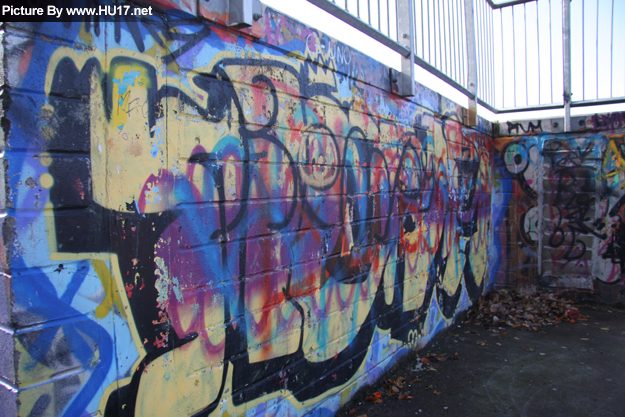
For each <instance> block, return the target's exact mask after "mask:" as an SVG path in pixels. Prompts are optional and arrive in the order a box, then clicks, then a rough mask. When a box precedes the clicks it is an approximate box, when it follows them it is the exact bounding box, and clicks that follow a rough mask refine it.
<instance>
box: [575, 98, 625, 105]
mask: <svg viewBox="0 0 625 417" xmlns="http://www.w3.org/2000/svg"><path fill="white" fill-rule="evenodd" d="M620 103H625V96H623V97H612V98H600V99H596V100H584V101H573V102H571V107H587V106H599V105H603V104H620Z"/></svg>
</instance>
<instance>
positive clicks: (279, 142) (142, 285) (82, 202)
mask: <svg viewBox="0 0 625 417" xmlns="http://www.w3.org/2000/svg"><path fill="white" fill-rule="evenodd" d="M267 13H270V14H272V15H273V13H274V12H267ZM70 29H72V30H75V31H76V33H75V34H76V36H77V37H78V38H80V39H82V41H83V42H89V43H90V46H89V47H88V48H76V47H75V46H67V45H65V44H54V45H51V44H49V43H47V42H43V41H37V42H35V43H34V48H35V52H37V53H39V54H40V55H41V56H46V57H47V58H46V60H45V62H46V65H45V68H43V69H42V68H41V67H40V66H39V67H38V66H37V65H35V63H33V64H31V66H32V67H33V68H32V69H31V68H28V70H27V71H26V72H25V73H24V76H23V80H24V83H23V84H22V85H20V86H16V87H17V88H16V89H15V91H14V92H13V93H12V94H14V98H13V102H12V104H11V107H10V114H9V116H8V117H9V118H10V120H11V123H12V128H11V134H10V135H11V136H10V137H11V145H12V150H11V151H9V152H12V153H11V158H12V159H11V171H10V173H12V175H13V177H11V179H10V180H9V183H10V186H11V189H12V190H15V191H14V193H13V195H12V197H11V198H12V201H13V204H14V206H13V207H12V213H13V214H14V216H13V217H15V226H14V230H15V234H16V238H15V241H14V243H13V247H12V266H13V269H14V270H15V271H24V272H23V274H24V278H23V279H21V281H19V283H18V284H16V285H15V288H14V290H15V306H16V307H15V312H14V314H15V315H16V317H18V318H21V319H22V320H23V323H24V325H25V326H32V325H33V323H44V325H43V329H41V330H40V329H38V328H35V329H34V332H32V331H24V336H23V337H20V338H19V343H20V344H19V349H20V351H21V353H22V356H21V358H20V363H19V372H20V374H21V376H22V379H23V380H35V379H36V378H39V379H38V380H39V381H42V380H43V381H47V379H46V378H49V377H46V375H58V374H59V372H65V373H69V374H71V375H73V376H72V377H71V378H70V377H68V378H60V379H58V380H50V383H47V382H46V383H43V384H41V383H33V384H32V387H31V388H29V389H25V390H24V391H23V392H21V393H20V395H21V398H22V401H21V404H22V406H21V407H22V408H21V409H20V414H24V415H27V414H28V413H29V412H31V411H33V410H38V411H37V412H40V411H41V410H43V411H41V414H42V415H76V414H77V413H78V414H80V413H83V412H84V413H94V412H98V411H99V412H100V413H102V414H103V415H105V416H122V415H123V416H126V415H128V416H132V415H151V416H157V415H181V414H187V415H209V414H211V413H212V412H215V413H216V414H223V413H224V412H228V413H229V414H230V415H238V414H241V413H245V412H247V410H250V409H254V410H255V414H258V415H261V414H268V415H276V414H283V413H286V414H292V415H301V414H305V413H309V412H311V410H317V412H320V413H321V410H322V409H321V408H318V407H320V404H322V403H323V404H325V405H323V407H325V408H328V409H329V410H336V409H337V408H338V407H339V405H340V404H341V403H342V402H344V401H345V400H346V399H347V398H349V396H350V395H351V394H353V393H354V392H355V390H356V389H357V388H358V387H360V386H362V385H363V384H366V383H368V382H371V381H372V380H374V379H375V377H376V376H377V375H380V374H381V373H382V372H383V371H384V370H385V369H386V368H387V367H388V365H389V364H390V363H392V361H393V360H394V357H395V354H398V353H401V352H403V351H406V350H407V349H409V348H410V347H417V346H422V345H423V344H424V343H426V342H427V341H428V340H429V339H430V338H431V337H432V336H433V335H434V334H435V333H436V332H437V331H438V330H440V329H441V328H443V327H444V326H445V325H448V324H449V323H451V321H452V320H453V318H454V316H455V314H456V313H457V312H458V311H459V310H462V309H465V308H467V307H468V305H470V303H471V302H472V301H473V300H475V299H476V298H477V297H479V296H480V295H481V294H482V292H483V291H484V289H485V288H486V287H487V286H488V283H489V280H490V277H489V273H488V250H489V246H490V234H491V225H490V218H491V214H490V210H491V208H490V207H491V174H490V171H491V152H492V145H491V143H490V141H491V139H490V138H489V136H488V135H486V134H484V133H481V132H479V131H476V130H471V129H468V128H465V127H463V126H462V125H461V124H460V123H459V122H458V121H457V120H458V116H457V115H456V114H453V113H449V114H446V115H444V116H442V117H440V116H436V115H435V114H434V113H433V112H431V111H429V110H427V109H425V108H423V107H420V106H418V105H416V104H415V103H411V102H407V101H403V100H401V99H398V98H392V97H390V96H389V95H388V94H387V93H385V92H383V91H380V90H378V89H376V88H375V87H373V86H371V85H368V84H366V83H364V82H362V81H359V80H355V79H348V78H347V77H345V74H339V73H337V72H336V71H335V70H334V69H333V65H334V63H335V62H336V61H337V60H338V61H341V62H340V63H339V64H341V65H349V64H351V61H349V62H348V61H347V60H350V59H352V58H351V57H353V55H354V52H353V51H351V50H347V48H345V47H344V46H342V45H334V44H333V43H327V42H326V41H324V42H320V41H319V38H318V37H319V36H321V35H319V34H316V33H315V34H314V36H312V35H310V34H308V35H306V37H305V39H302V47H303V48H302V53H303V54H308V55H310V57H309V58H302V57H298V56H295V55H293V54H284V53H282V52H280V51H278V50H277V49H272V48H270V47H268V46H267V45H266V44H263V43H261V42H254V41H252V40H251V38H249V37H246V36H243V35H241V34H240V33H237V32H229V31H227V30H226V29H223V28H221V27H219V26H209V25H206V24H202V25H198V24H197V22H193V21H191V22H186V21H184V20H175V21H168V22H165V21H157V20H154V21H150V22H143V23H142V22H139V23H137V22H135V23H133V24H127V23H125V22H123V21H116V22H99V23H97V24H94V23H90V24H88V23H85V22H82V23H80V24H78V23H73V24H72V25H71V26H70ZM274 29H275V28H274ZM313 40H314V42H313ZM323 45H334V46H335V47H333V48H331V49H332V50H331V51H328V50H326V49H328V48H322V47H321V46H323ZM313 47H314V48H315V49H314V50H312V49H311V48H313ZM312 55H315V56H314V57H313V56H312ZM317 55H319V56H320V57H321V58H322V59H323V60H324V66H320V65H318V60H319V59H321V58H319V56H317ZM313 58H314V59H313ZM354 59H355V58H354ZM38 62H39V61H38ZM28 83H29V85H30V86H31V87H30V90H35V89H36V88H40V89H41V90H42V91H43V94H42V95H41V96H37V97H38V98H37V99H33V94H32V93H31V92H30V90H29V89H27V87H26V84H28ZM37 86H38V87H37ZM33 103H36V104H35V106H36V107H38V111H37V112H36V113H33V112H29V111H27V109H28V108H30V107H29V106H31V107H32V106H33ZM33 115H36V122H32V121H31V120H32V118H33ZM33 137H34V138H35V139H32V138H33ZM24 152H26V153H27V154H28V156H24V155H23V153H24ZM31 155H34V156H31ZM515 161H516V159H515ZM26 176H28V178H30V179H31V182H28V183H27V182H24V181H23V179H24V178H26ZM26 212H28V213H34V214H32V215H28V216H27V215H22V213H26ZM580 216H582V217H583V219H582V220H580V221H581V222H582V223H580V224H583V225H584V226H588V225H587V221H586V220H585V217H586V216H585V215H584V214H583V213H582V214H580ZM577 227H578V228H579V227H581V226H579V225H578V226H577ZM34 233H37V234H39V235H40V236H46V237H47V238H46V239H36V240H35V241H34V240H32V237H31V236H33V234H34ZM35 246H37V248H38V249H37V250H36V251H35V250H34V249H36V248H35ZM35 253H37V255H35ZM17 273H21V272H17ZM34 283H36V287H33V286H32V285H34ZM35 292H36V293H38V294H42V293H45V294H49V296H47V297H45V298H40V296H35V295H34V293H35ZM44 300H45V301H44ZM46 323H55V324H54V326H52V327H51V326H49V325H48V324H46ZM63 375H65V374H63ZM42 378H43V379H42ZM54 381H56V382H54ZM60 391H62V393H60ZM279 410H280V411H279Z"/></svg>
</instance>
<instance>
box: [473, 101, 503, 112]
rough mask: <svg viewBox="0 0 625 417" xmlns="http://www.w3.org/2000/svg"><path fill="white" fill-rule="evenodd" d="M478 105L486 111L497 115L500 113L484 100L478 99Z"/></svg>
mask: <svg viewBox="0 0 625 417" xmlns="http://www.w3.org/2000/svg"><path fill="white" fill-rule="evenodd" d="M477 104H479V105H480V106H482V107H484V108H485V109H488V110H490V111H491V112H493V113H495V114H497V113H499V110H497V109H496V108H494V107H493V106H491V105H490V104H488V103H487V102H485V101H484V100H482V99H481V98H478V99H477Z"/></svg>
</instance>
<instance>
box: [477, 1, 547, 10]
mask: <svg viewBox="0 0 625 417" xmlns="http://www.w3.org/2000/svg"><path fill="white" fill-rule="evenodd" d="M535 1H538V0H514V1H510V2H508V3H501V4H495V3H493V2H492V0H486V2H487V3H488V5H489V6H490V7H491V8H492V9H502V8H504V7H509V6H516V5H517V4H523V3H531V2H535Z"/></svg>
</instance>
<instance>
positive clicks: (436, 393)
mask: <svg viewBox="0 0 625 417" xmlns="http://www.w3.org/2000/svg"><path fill="white" fill-rule="evenodd" d="M433 394H434V395H441V393H440V392H438V391H436V390H435V391H434V393H433Z"/></svg>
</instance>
